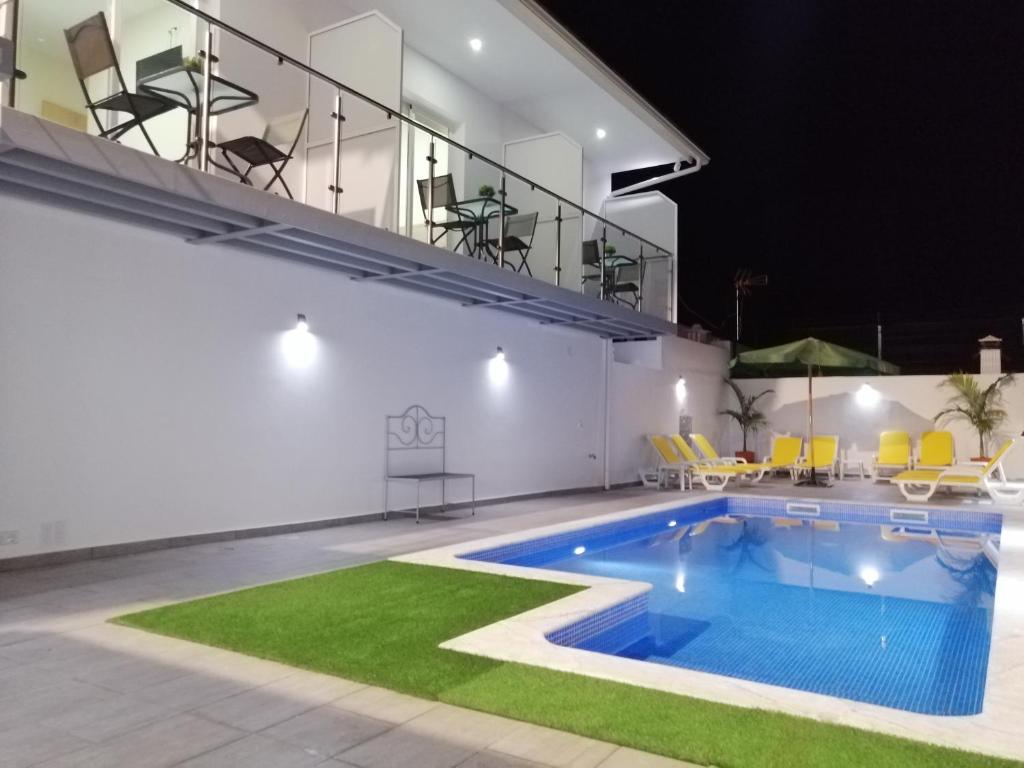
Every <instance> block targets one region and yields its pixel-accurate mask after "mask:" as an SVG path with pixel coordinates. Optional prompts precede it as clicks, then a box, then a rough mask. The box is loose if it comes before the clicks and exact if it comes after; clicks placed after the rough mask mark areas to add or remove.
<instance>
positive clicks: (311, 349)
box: [281, 314, 316, 368]
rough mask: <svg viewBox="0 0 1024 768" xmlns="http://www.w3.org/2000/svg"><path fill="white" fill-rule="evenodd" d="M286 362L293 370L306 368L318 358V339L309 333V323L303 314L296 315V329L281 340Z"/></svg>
mask: <svg viewBox="0 0 1024 768" xmlns="http://www.w3.org/2000/svg"><path fill="white" fill-rule="evenodd" d="M281 351H282V352H283V353H284V359H285V362H287V363H288V365H289V366H291V367H292V368H305V367H306V366H308V365H309V364H310V363H312V362H313V360H314V358H315V357H316V337H315V336H314V335H313V334H312V333H310V332H309V321H308V320H306V316H305V315H303V314H299V315H296V322H295V328H293V329H292V330H290V331H288V332H287V333H286V334H284V336H283V337H282V339H281Z"/></svg>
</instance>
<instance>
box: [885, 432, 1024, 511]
mask: <svg viewBox="0 0 1024 768" xmlns="http://www.w3.org/2000/svg"><path fill="white" fill-rule="evenodd" d="M1016 442H1017V441H1016V440H1007V441H1006V442H1005V443H1003V446H1002V448H1000V449H999V450H998V451H996V455H995V456H993V457H992V458H991V459H990V460H989V462H988V464H985V465H984V466H979V465H976V464H975V465H961V466H954V467H949V468H948V469H912V470H908V471H906V472H900V473H899V474H898V475H896V476H895V477H894V478H892V480H890V482H891V483H893V484H894V485H896V486H898V487H899V489H900V493H902V494H903V496H904V498H906V500H907V501H928V499H930V498H931V497H932V495H933V494H934V493H935V491H937V490H938V489H939V488H946V489H952V488H974V489H975V490H978V491H985V492H986V493H987V494H988V495H989V496H990V497H991V498H992V500H993V501H998V502H1002V503H1005V504H1020V503H1021V502H1022V501H1024V484H1021V483H1010V482H1007V480H1006V475H1005V474H1004V472H1003V459H1005V458H1006V454H1007V453H1008V452H1009V451H1010V449H1011V448H1013V446H1014V445H1016Z"/></svg>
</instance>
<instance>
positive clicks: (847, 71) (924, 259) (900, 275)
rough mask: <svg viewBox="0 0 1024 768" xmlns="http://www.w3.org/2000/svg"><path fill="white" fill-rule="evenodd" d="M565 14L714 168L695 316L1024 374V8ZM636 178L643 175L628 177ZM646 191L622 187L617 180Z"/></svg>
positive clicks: (912, 367) (916, 359) (846, 3)
mask: <svg viewBox="0 0 1024 768" xmlns="http://www.w3.org/2000/svg"><path fill="white" fill-rule="evenodd" d="M543 4H544V6H545V7H547V8H548V10H549V11H550V12H551V13H552V14H554V15H555V16H556V17H557V18H558V19H559V20H560V21H562V22H563V23H564V24H565V25H566V26H567V27H569V28H570V29H571V30H572V31H573V32H574V33H575V34H576V35H577V36H578V37H580V38H581V39H582V40H583V42H584V43H586V44H587V45H588V46H590V47H591V48H592V49H593V50H594V51H595V52H596V53H597V54H598V55H599V56H600V57H601V58H602V59H604V61H605V62H606V63H608V64H609V66H611V67H612V68H613V69H615V70H616V71H617V72H619V73H620V74H621V75H622V76H623V77H624V78H625V79H626V80H628V81H629V82H630V84H631V85H632V86H633V87H634V88H635V89H636V90H637V91H639V92H640V93H641V94H643V95H644V96H645V97H646V98H647V99H648V100H650V101H651V102H652V103H653V104H654V105H655V106H656V107H657V108H658V109H659V110H661V111H662V112H663V113H664V114H665V115H666V116H667V117H669V118H670V119H671V120H673V121H674V122H675V123H676V124H677V125H678V126H679V127H680V128H681V129H682V131H683V132H684V133H686V135H687V136H689V137H690V138H691V139H692V140H693V141H695V142H696V143H697V144H698V145H699V146H701V147H702V148H703V149H704V151H705V152H707V153H708V154H709V155H710V156H711V164H710V165H709V166H708V167H707V168H705V169H704V170H702V171H700V172H699V173H698V174H696V175H695V176H691V177H688V178H684V179H681V180H679V181H678V182H674V183H671V184H668V185H666V186H665V187H664V188H663V191H664V192H666V194H669V195H670V196H671V197H672V198H673V199H675V200H676V201H677V202H678V203H679V205H680V238H679V245H680V259H681V272H682V276H681V282H680V295H681V298H682V300H683V301H684V302H685V304H686V307H687V308H688V309H687V308H683V307H681V308H680V313H679V321H680V322H683V323H692V322H700V323H701V324H702V325H705V326H707V325H711V326H713V328H714V329H715V330H716V331H719V332H720V334H721V335H722V336H724V337H731V334H732V331H731V328H732V325H733V322H734V320H733V306H732V278H733V275H734V274H735V272H736V270H737V269H738V268H741V267H742V268H749V269H752V270H754V271H756V272H763V273H767V274H768V275H769V286H768V287H767V288H765V289H760V290H758V291H757V292H756V293H755V294H754V295H753V296H751V297H750V298H749V299H748V300H747V301H746V303H745V305H744V310H743V315H744V329H745V330H744V333H743V337H742V342H743V343H744V344H747V345H750V346H758V345H766V344H772V343H777V342H782V341H788V340H792V339H794V338H799V337H802V336H805V335H811V334H812V333H813V335H816V336H819V337H821V338H826V339H830V340H833V341H837V342H839V343H846V344H848V345H850V346H856V347H860V348H862V349H864V350H865V351H874V348H875V338H876V332H875V326H876V322H877V321H878V319H879V318H880V319H881V323H882V325H883V345H884V349H883V356H884V357H886V358H887V359H890V360H892V361H893V362H895V363H897V364H900V365H902V366H903V368H904V371H905V372H932V371H934V372H944V371H949V370H953V369H958V368H960V369H964V370H977V357H976V348H977V344H976V342H975V339H977V338H978V337H979V336H982V335H985V334H986V333H989V332H994V333H996V335H999V336H1002V337H1003V338H1004V347H1005V349H1006V358H1007V359H1008V361H1009V363H1010V365H1011V366H1014V367H1020V368H1024V354H1022V343H1021V341H1022V327H1021V318H1022V317H1024V297H1022V293H1021V292H1022V287H1024V2H1020V0H1006V1H1005V2H987V1H985V0H961V2H950V1H948V0H929V1H928V2H923V1H917V2H911V0H855V1H854V0H791V1H783V0H745V1H743V2H738V1H736V0H702V1H700V2H695V1H693V0H673V1H672V2H651V1H647V2H644V1H643V0H641V1H640V2H635V3H630V4H625V3H622V2H601V1H599V0H597V1H595V2H588V3H580V2H577V0H543ZM624 170H626V169H624ZM633 180H635V177H634V176H631V175H630V174H619V175H617V176H616V177H615V180H614V181H615V184H616V185H617V186H622V185H624V184H625V183H629V182H631V181H633Z"/></svg>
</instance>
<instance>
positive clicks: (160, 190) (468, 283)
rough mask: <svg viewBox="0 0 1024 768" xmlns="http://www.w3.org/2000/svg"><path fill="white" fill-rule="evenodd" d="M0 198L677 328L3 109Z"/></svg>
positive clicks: (472, 296)
mask: <svg viewBox="0 0 1024 768" xmlns="http://www.w3.org/2000/svg"><path fill="white" fill-rule="evenodd" d="M0 193H3V194H7V195H15V196H19V197H26V198H31V199H35V200H38V201H40V202H43V203H46V204H49V205H53V206H56V207H64V208H71V209H74V210H77V211H81V212H84V213H88V214H90V215H95V216H100V217H104V218H109V219H114V220H117V221H122V222H126V223H131V224H134V225H138V226H143V227H146V228H149V229H152V230H158V231H162V232H166V233H168V234H171V235H174V236H176V237H180V238H181V239H182V240H183V241H185V242H187V243H189V244H190V245H191V246H192V247H196V248H201V247H204V246H205V245H208V244H219V245H221V246H224V247H231V248H237V249H241V250H244V251H248V252H250V253H259V254H263V255H268V256H274V257H277V258H282V259H290V260H294V261H299V262H303V263H307V264H314V265H318V266H321V267H324V268H328V269H333V270H335V271H339V272H341V273H343V274H346V275H348V276H350V277H351V278H353V279H354V280H356V281H359V282H366V283H371V284H372V283H385V284H387V285H392V286H395V287H398V288H402V289H406V290H411V291H416V292H419V293H424V294H429V295H431V296H435V297H438V298H441V299H447V300H450V301H453V302H458V303H460V304H462V305H464V306H465V307H467V308H474V309H477V308H479V309H488V310H494V311H499V312H504V313H507V314H511V315H515V316H517V317H520V318H522V319H523V321H524V322H536V323H540V324H543V325H549V326H553V327H564V328H571V329H575V330H577V331H580V332H584V333H589V334H594V335H598V336H602V337H605V338H612V339H644V338H651V337H655V336H660V335H666V334H667V335H675V334H676V331H677V328H676V326H675V324H674V323H670V322H667V321H665V320H662V319H660V318H657V317H654V316H652V315H646V314H643V313H640V312H636V311H633V310H631V309H629V308H628V307H625V306H621V305H618V304H615V303H612V302H609V301H601V300H599V299H597V298H594V297H591V296H585V295H583V294H581V293H579V292H576V291H572V290H569V289H566V288H560V287H556V286H554V285H551V284H549V283H546V282H543V281H541V280H536V279H533V278H530V277H526V276H524V275H520V274H517V273H514V272H512V271H510V270H507V269H500V268H498V267H497V266H494V265H493V264H489V263H485V262H482V261H478V260H476V259H472V258H468V257H466V256H463V255H461V254H458V253H453V252H451V251H447V250H444V249H441V248H437V247H434V246H430V245H427V244H425V243H422V242H419V241H416V240H413V239H410V238H407V237H403V236H401V235H398V234H395V233H393V232H389V231H386V230H383V229H378V228H375V227H373V226H370V225H368V224H364V223H361V222H358V221H355V220H353V219H349V218H346V217H343V216H337V215H334V214H332V213H329V212H327V211H323V210H320V209H318V208H313V207H310V206H307V205H304V204H301V203H297V202H293V201H291V200H288V199H285V198H282V197H278V196H276V195H272V194H268V193H266V192H261V191H258V190H255V189H253V188H251V187H248V186H245V185H243V184H239V183H237V182H235V181H230V180H228V179H224V178H219V177H216V176H212V175H209V174H206V173H202V172H200V171H198V170H195V169H192V168H188V167H184V166H182V165H178V164H176V163H173V162H171V161H169V160H164V159H160V158H158V157H153V156H151V155H147V154H143V153H141V152H138V151H136V150H134V149H130V148H128V147H124V146H121V145H119V144H116V143H114V142H110V141H107V140H104V139H99V138H97V137H95V136H90V135H88V134H84V133H80V132H78V131H74V130H71V129H68V128H64V127H63V126H59V125H57V124H55V123H51V122H49V121H46V120H43V119H41V118H37V117H33V116H31V115H28V114H25V113H22V112H18V111H16V110H14V109H11V108H8V107H0Z"/></svg>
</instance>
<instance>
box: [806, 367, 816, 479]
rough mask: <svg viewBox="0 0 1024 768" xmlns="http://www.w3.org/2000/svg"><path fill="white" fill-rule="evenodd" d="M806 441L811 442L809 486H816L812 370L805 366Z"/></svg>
mask: <svg viewBox="0 0 1024 768" xmlns="http://www.w3.org/2000/svg"><path fill="white" fill-rule="evenodd" d="M807 439H808V440H810V441H811V485H817V484H818V475H817V473H816V472H815V470H814V369H813V368H811V366H810V364H808V366H807Z"/></svg>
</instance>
